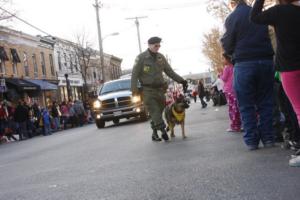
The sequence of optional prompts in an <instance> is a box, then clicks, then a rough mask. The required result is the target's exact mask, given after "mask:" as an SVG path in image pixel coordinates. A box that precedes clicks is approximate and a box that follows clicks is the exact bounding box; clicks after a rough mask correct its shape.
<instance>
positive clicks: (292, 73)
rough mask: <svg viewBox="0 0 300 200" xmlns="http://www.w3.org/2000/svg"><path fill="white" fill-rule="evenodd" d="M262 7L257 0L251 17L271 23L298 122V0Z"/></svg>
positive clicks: (299, 162) (279, 64)
mask: <svg viewBox="0 0 300 200" xmlns="http://www.w3.org/2000/svg"><path fill="white" fill-rule="evenodd" d="M279 3H280V5H275V6H273V7H271V8H269V9H267V10H265V11H262V9H263V6H264V0H256V1H255V4H254V7H253V10H252V13H251V20H252V21H253V22H255V23H258V24H265V25H267V24H268V25H272V26H274V28H275V32H276V41H277V48H276V57H275V61H276V69H277V70H278V71H280V72H281V81H282V86H283V88H284V91H285V93H286V95H287V96H288V98H289V100H290V102H291V104H292V106H293V108H294V110H295V113H296V114H297V118H298V123H299V124H300V93H299V86H298V84H299V82H300V38H299V34H300V2H299V0H280V1H279ZM290 165H291V166H298V167H300V156H299V157H298V158H295V159H292V160H291V161H290Z"/></svg>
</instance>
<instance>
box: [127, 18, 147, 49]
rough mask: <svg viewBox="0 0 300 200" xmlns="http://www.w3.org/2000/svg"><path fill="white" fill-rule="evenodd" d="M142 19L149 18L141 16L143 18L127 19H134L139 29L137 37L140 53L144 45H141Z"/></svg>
mask: <svg viewBox="0 0 300 200" xmlns="http://www.w3.org/2000/svg"><path fill="white" fill-rule="evenodd" d="M142 18H147V16H141V17H130V18H126V19H130V20H131V19H134V20H135V21H134V22H135V25H136V29H137V36H138V43H139V50H140V53H142V45H141V36H140V22H139V19H142Z"/></svg>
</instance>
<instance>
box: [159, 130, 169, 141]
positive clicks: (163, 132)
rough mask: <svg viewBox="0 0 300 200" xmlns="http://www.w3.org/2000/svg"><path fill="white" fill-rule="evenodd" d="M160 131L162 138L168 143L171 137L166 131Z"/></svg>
mask: <svg viewBox="0 0 300 200" xmlns="http://www.w3.org/2000/svg"><path fill="white" fill-rule="evenodd" d="M160 131H161V137H162V139H164V140H165V141H168V140H169V136H168V134H167V131H166V129H165V128H162V129H160Z"/></svg>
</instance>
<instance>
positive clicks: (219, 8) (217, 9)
mask: <svg viewBox="0 0 300 200" xmlns="http://www.w3.org/2000/svg"><path fill="white" fill-rule="evenodd" d="M206 4H207V7H206V10H207V12H208V13H209V14H211V15H212V16H214V17H216V18H217V19H220V20H221V21H222V23H224V22H225V19H226V17H227V16H228V14H229V13H230V9H229V7H228V5H227V4H226V3H225V1H224V0H207V1H206Z"/></svg>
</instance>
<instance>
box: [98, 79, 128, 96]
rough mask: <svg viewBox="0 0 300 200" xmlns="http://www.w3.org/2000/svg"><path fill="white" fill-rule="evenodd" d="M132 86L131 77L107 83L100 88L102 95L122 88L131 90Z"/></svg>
mask: <svg viewBox="0 0 300 200" xmlns="http://www.w3.org/2000/svg"><path fill="white" fill-rule="evenodd" d="M130 87H131V85H130V79H126V80H120V81H114V82H110V83H105V84H104V85H103V87H102V88H101V90H100V95H102V94H106V93H110V92H116V91H121V90H130Z"/></svg>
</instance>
